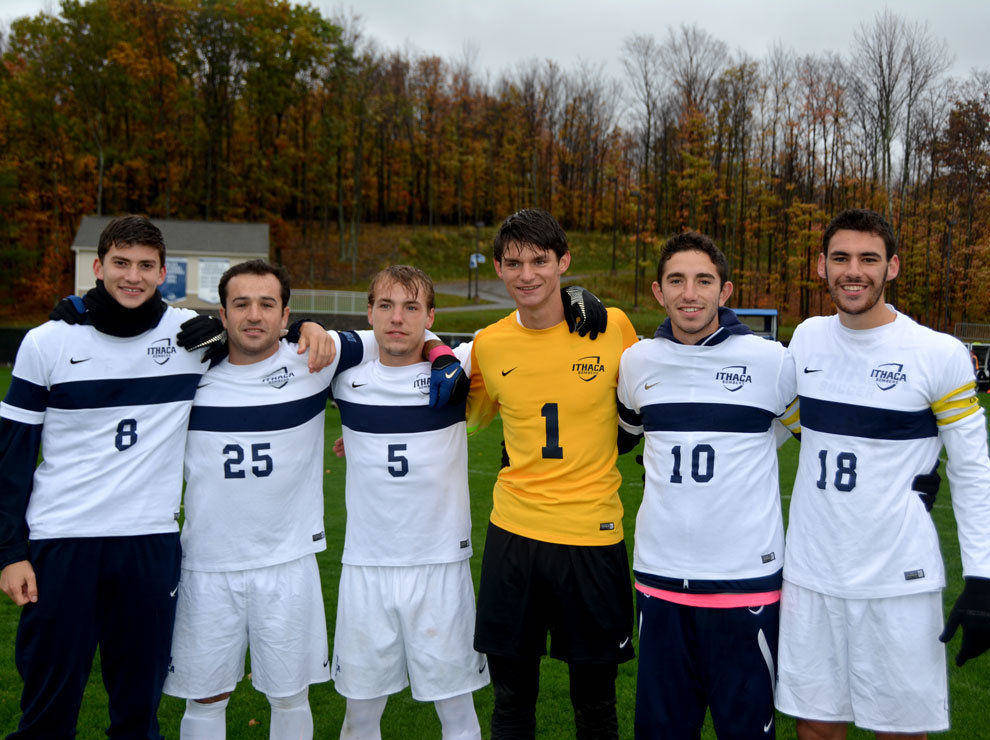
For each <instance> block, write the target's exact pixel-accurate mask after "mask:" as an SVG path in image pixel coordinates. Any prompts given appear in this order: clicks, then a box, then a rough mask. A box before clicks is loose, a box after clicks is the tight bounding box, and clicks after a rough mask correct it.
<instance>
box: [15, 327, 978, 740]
mask: <svg viewBox="0 0 990 740" xmlns="http://www.w3.org/2000/svg"><path fill="white" fill-rule="evenodd" d="M443 330H444V331H452V329H449V328H446V327H444V329H443ZM9 381H10V370H9V369H3V370H0V392H5V391H6V386H7V384H8V383H9ZM981 402H982V403H983V404H984V406H987V405H988V403H987V402H988V398H987V397H986V396H981ZM339 433H340V418H339V416H338V414H337V412H336V410H334V409H332V408H331V409H328V411H327V421H326V437H327V441H328V443H329V442H332V441H333V440H334V439H336V438H337V436H339ZM500 440H501V426H500V425H499V423H498V422H497V421H496V423H495V424H493V425H492V426H491V427H490V428H488V429H486V430H484V431H482V432H480V433H479V434H477V435H476V436H474V437H472V438H471V439H470V441H469V444H468V471H469V482H470V488H471V507H472V516H473V544H474V549H475V556H474V558H473V559H472V561H471V565H472V570H473V572H474V577H475V583H477V578H478V570H479V568H480V564H481V551H482V548H483V546H484V532H485V528H486V526H487V521H488V515H489V513H490V511H491V489H492V483H493V482H494V480H495V475H496V473H497V470H498V465H499V460H500V455H501V449H500V446H499V441H500ZM327 449H328V453H327V455H326V458H325V464H324V471H325V485H324V491H325V496H326V531H327V551H326V552H324V553H321V554H320V555H319V556H318V560H319V563H320V572H321V576H322V579H323V588H324V593H325V595H326V607H327V625H328V628H329V630H330V634H331V637H332V635H333V621H334V616H335V611H336V592H337V582H338V578H339V575H340V555H341V551H342V549H343V532H344V462H343V461H342V460H338V459H337V458H336V457H334V455H333V453H332V451H329V444H328V446H327ZM797 452H798V446H797V444H796V443H795V442H793V441H791V442H788V443H787V444H785V445H784V446H783V447H782V448H781V451H780V456H779V457H780V468H781V489H782V495H783V497H784V509H785V513H786V509H787V506H788V504H789V501H790V492H791V483H792V481H793V479H794V473H795V469H796V465H797ZM634 456H635V453H631V454H629V455H625V456H623V457H622V458H620V461H619V468H620V470H621V472H622V477H623V484H622V487H621V489H620V494H621V497H622V500H623V504H624V506H625V516H624V518H623V525H624V527H625V530H626V535H627V536H626V544H627V547H628V548H629V550H630V560H631V554H632V541H633V538H632V533H633V529H634V522H635V516H636V510H637V508H638V506H639V502H640V498H641V496H642V482H641V479H640V475H641V468H640V467H639V466H638V465H637V464H636V463H635V461H634V459H633V458H634ZM933 515H934V518H935V522H936V524H937V527H938V531H939V535H940V537H941V540H942V543H943V554H944V557H945V562H946V569H947V574H948V579H949V580H948V582H949V587H948V588H947V589H946V591H945V594H944V596H945V604H946V611H948V609H949V608H950V607H951V605H952V602H953V601H954V600H955V598H956V596H957V595H958V594H959V591H960V590H961V587H962V580H961V573H960V568H961V566H960V558H959V546H958V544H957V542H956V534H955V520H954V519H953V515H952V508H951V505H950V501H949V495H948V485H947V483H946V482H945V480H944V474H943V487H942V492H941V496H940V497H939V499H938V502H937V503H936V506H935V510H934V512H933ZM631 598H632V595H631V594H630V599H631ZM17 616H18V609H17V608H16V607H14V606H13V604H12V603H11V602H10V601H9V600H8V599H7V598H6V597H2V598H0V732H9V731H12V730H13V729H14V727H15V725H16V722H17V718H18V716H19V710H18V701H19V698H20V689H21V682H20V678H19V677H18V675H17V672H16V670H15V668H14V633H15V630H16V627H17ZM959 639H960V638H959V635H958V634H957V635H956V638H955V639H954V640H953V642H952V644H951V645H950V646H949V655H950V667H949V682H950V694H951V702H950V709H951V715H952V728H953V729H952V730H951V731H950V732H948V733H946V734H945V735H942V736H941V737H945V738H960V739H961V738H974V737H981V736H985V721H984V717H983V712H984V707H985V706H986V704H987V701H988V695H990V689H988V687H990V656H984V657H982V658H980V659H979V660H977V661H976V662H975V663H973V662H971V663H969V664H967V665H966V666H965V667H964V668H961V669H960V668H956V667H955V665H954V664H952V661H951V657H952V656H954V655H955V653H956V651H957V650H958V649H959ZM635 689H636V663H635V661H632V662H629V663H626V664H624V665H622V666H620V669H619V679H618V685H617V691H618V697H619V707H618V712H619V729H620V735H621V736H622V737H624V738H626V737H632V732H633V730H632V721H633V708H634V700H635ZM310 701H311V704H312V707H313V714H314V717H315V722H316V737H319V738H328V737H336V736H337V734H338V733H339V731H340V725H341V722H342V719H343V713H344V701H343V699H342V698H341V697H340V696H339V695H338V694H337V693H336V692H335V691H334V689H333V685H332V683H327V684H318V685H315V686H312V687H311V689H310ZM475 706H476V707H477V710H478V716H479V719H480V721H481V725H482V732H483V734H484V736H485V737H488V722H489V719H490V717H491V711H492V693H491V688H490V687H489V688H484V689H482V690H480V691H478V692H476V693H475ZM182 709H183V703H182V702H181V701H179V700H177V699H174V698H172V697H164V698H163V700H162V705H161V710H160V713H159V716H160V719H161V726H162V731H163V734H164V735H165V736H166V737H168V738H175V737H178V727H179V719H180V717H181V715H182ZM227 717H228V737H230V738H232V740H237V739H238V738H258V739H259V740H262V739H264V738H267V737H268V704H267V701H266V700H265V698H264V697H263V696H262V695H261V694H259V693H258V692H256V691H255V690H254V689H253V688H252V687H251V685H250V681H248V680H245V681H244V682H242V684H241V685H240V686H238V689H237V691H236V692H235V694H234V696H233V697H232V699H231V702H230V706H229V708H228V713H227ZM252 721H253V724H252ZM538 723H539V724H538V736H539V737H540V738H571V737H573V736H574V726H573V721H572V719H571V709H570V701H569V698H568V691H567V671H566V666H564V665H563V664H561V663H559V662H557V661H554V660H549V659H546V660H544V661H543V668H542V674H541V686H540V703H539V710H538ZM106 726H107V708H106V694H105V692H104V690H103V687H102V684H101V682H100V674H99V658H98V657H97V661H96V664H95V665H94V667H93V672H92V674H91V676H90V679H89V683H88V685H87V688H86V695H85V698H84V700H83V707H82V712H81V713H80V717H79V737H80V738H83V739H88V738H92V739H93V740H97V739H98V738H104V737H105V735H104V730H105V728H106ZM382 735H383V737H385V738H395V737H406V738H427V737H439V736H440V726H439V723H438V722H437V719H436V713H435V712H434V709H433V706H432V704H421V703H419V702H415V701H413V700H412V698H411V696H410V694H409V691H408V689H407V690H406V691H403V692H402V693H400V694H398V695H397V696H393V697H392V698H391V699H389V702H388V707H387V708H386V710H385V715H384V718H383V722H382ZM793 736H794V723H793V721H792V720H791V719H790V718H788V717H785V716H782V715H781V716H779V717H778V737H781V738H787V737H793ZM849 736H850V737H851V738H865V737H872V735H871V734H869V733H865V732H861V731H859V730H855V729H853V730H852V731H851V732H850V735H849ZM703 737H705V738H713V737H714V733H713V732H712V730H711V726H710V722H709V724H708V726H707V727H706V729H705V733H704V735H703Z"/></svg>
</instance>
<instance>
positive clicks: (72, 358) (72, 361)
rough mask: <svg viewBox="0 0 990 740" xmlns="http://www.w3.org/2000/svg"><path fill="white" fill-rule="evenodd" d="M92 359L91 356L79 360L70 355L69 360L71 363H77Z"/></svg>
mask: <svg viewBox="0 0 990 740" xmlns="http://www.w3.org/2000/svg"><path fill="white" fill-rule="evenodd" d="M92 359H93V358H92V357H84V358H82V359H81V360H77V359H76V358H75V357H70V358H69V362H70V363H72V364H73V365H78V364H79V363H80V362H89V361H90V360H92Z"/></svg>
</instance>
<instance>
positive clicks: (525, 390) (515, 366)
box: [468, 308, 636, 545]
mask: <svg viewBox="0 0 990 740" xmlns="http://www.w3.org/2000/svg"><path fill="white" fill-rule="evenodd" d="M635 341H636V332H635V330H634V329H633V327H632V324H630V323H629V319H628V318H627V317H626V315H625V314H624V313H622V311H620V310H619V309H617V308H609V309H608V327H607V329H606V330H605V332H604V333H603V334H601V335H599V336H598V338H597V339H595V340H591V339H588V338H587V337H581V336H579V335H577V334H571V333H570V332H568V330H567V324H565V323H564V322H561V323H559V324H557V325H555V326H552V327H550V328H549V329H539V330H537V329H527V328H526V327H524V326H523V325H522V324H520V323H519V319H518V318H517V314H516V313H515V312H513V313H512V314H510V315H509V316H506V317H505V318H504V319H502V320H500V321H498V322H496V323H494V324H492V325H491V326H488V327H486V328H484V329H482V330H481V331H480V332H479V333H478V335H477V337H476V338H475V340H474V348H473V351H472V357H471V396H470V397H469V401H468V428H469V429H471V428H473V427H475V426H477V425H478V424H483V423H486V422H487V421H488V420H490V418H491V417H492V416H493V415H494V413H495V411H496V410H497V411H498V413H499V414H500V415H501V417H502V427H503V432H504V435H505V449H506V452H507V453H508V456H509V466H508V467H507V468H503V469H502V470H501V472H500V473H499V475H498V480H496V482H495V488H494V491H493V498H494V506H493V509H492V517H491V521H492V524H494V525H495V526H497V527H501V528H502V529H505V530H508V531H509V532H513V533H515V534H518V535H522V536H523V537H529V538H531V539H536V540H542V541H544V542H555V543H558V544H564V545H610V544H614V543H616V542H621V541H622V503H621V501H620V500H619V496H618V489H619V484H620V483H621V482H622V478H621V476H620V475H619V471H618V470H617V469H616V467H615V461H616V458H617V457H618V450H617V449H616V437H617V435H618V410H617V406H616V400H615V389H616V383H617V378H618V374H619V357H620V356H621V355H622V352H623V350H625V349H626V347H629V346H631V345H632V344H633V343H634V342H635ZM479 399H480V402H478V401H479Z"/></svg>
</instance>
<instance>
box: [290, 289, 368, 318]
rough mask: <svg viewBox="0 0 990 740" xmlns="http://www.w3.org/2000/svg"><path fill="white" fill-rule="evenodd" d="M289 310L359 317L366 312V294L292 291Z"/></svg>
mask: <svg viewBox="0 0 990 740" xmlns="http://www.w3.org/2000/svg"><path fill="white" fill-rule="evenodd" d="M289 310H290V311H293V312H301V313H332V314H341V315H353V316H361V315H364V314H365V313H367V311H368V294H367V293H362V292H360V291H356V290H293V291H292V293H291V295H290V296H289Z"/></svg>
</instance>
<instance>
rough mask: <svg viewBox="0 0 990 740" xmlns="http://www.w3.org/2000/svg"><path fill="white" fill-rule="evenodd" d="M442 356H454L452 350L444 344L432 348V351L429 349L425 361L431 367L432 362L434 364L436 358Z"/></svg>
mask: <svg viewBox="0 0 990 740" xmlns="http://www.w3.org/2000/svg"><path fill="white" fill-rule="evenodd" d="M443 355H451V356H455V355H454V350H452V349H451V348H450V347H448V346H447V345H446V344H441V345H439V346H438V347H434V348H433V349H431V350H430V352H429V354H428V355H427V358H426V359H427V361H428V362H429V363H430V364H431V365H432V364H433V363H434V362H436V360H437V358H438V357H442V356H443ZM455 357H456V356H455Z"/></svg>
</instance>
